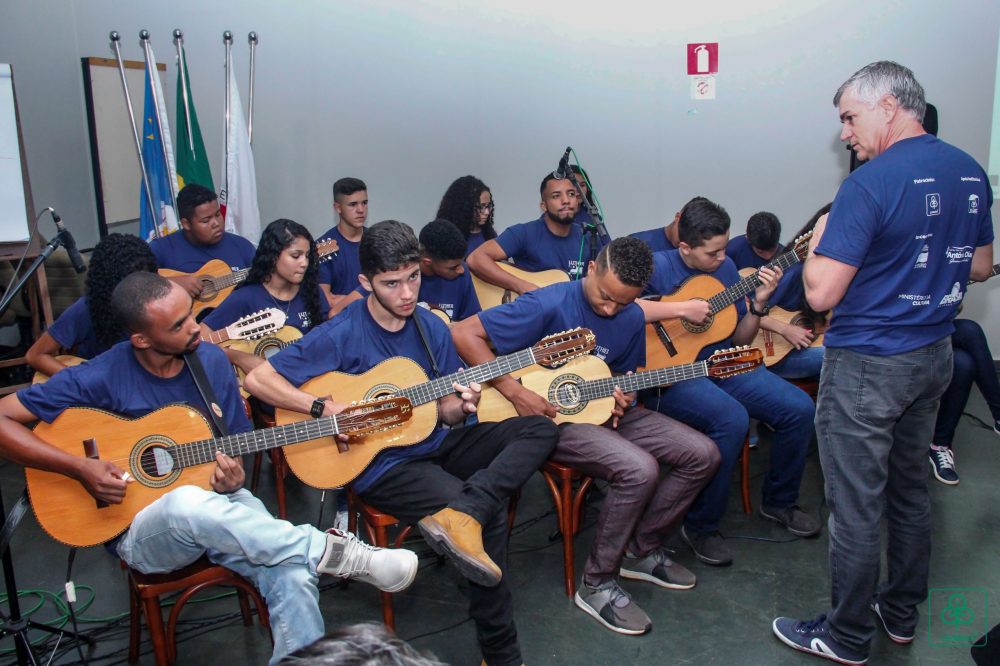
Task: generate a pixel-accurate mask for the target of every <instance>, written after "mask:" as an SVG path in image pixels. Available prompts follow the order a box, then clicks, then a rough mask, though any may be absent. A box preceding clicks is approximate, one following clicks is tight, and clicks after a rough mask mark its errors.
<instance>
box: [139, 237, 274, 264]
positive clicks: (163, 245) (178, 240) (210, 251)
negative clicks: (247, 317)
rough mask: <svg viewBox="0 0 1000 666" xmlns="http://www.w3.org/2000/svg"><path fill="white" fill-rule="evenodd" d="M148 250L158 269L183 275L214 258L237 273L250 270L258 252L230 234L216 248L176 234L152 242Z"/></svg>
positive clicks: (242, 239) (241, 238)
mask: <svg viewBox="0 0 1000 666" xmlns="http://www.w3.org/2000/svg"><path fill="white" fill-rule="evenodd" d="M149 249H150V250H152V251H153V256H155V257H156V265H157V266H159V267H160V268H168V269H170V270H173V271H181V272H183V273H194V272H196V271H198V270H200V269H201V267H202V266H204V265H205V264H206V263H208V262H209V261H212V260H213V259H221V260H222V261H224V262H225V263H226V264H227V265H228V266H229V268H231V269H232V270H234V271H237V270H239V269H241V268H249V267H250V265H251V264H253V256H254V254H255V253H256V250H255V249H254V246H253V244H252V243H251V242H250V241H248V240H247V239H246V238H243V237H242V236H237V235H236V234H231V233H229V232H226V233H224V234H222V240H220V241H219V242H218V243H216V244H215V245H195V244H193V243H191V242H190V241H189V240H188V239H187V238H186V237H185V236H184V232H183V231H175V232H174V233H172V234H169V235H167V236H163V237H162V238H156V239H154V240H152V241H150V243H149Z"/></svg>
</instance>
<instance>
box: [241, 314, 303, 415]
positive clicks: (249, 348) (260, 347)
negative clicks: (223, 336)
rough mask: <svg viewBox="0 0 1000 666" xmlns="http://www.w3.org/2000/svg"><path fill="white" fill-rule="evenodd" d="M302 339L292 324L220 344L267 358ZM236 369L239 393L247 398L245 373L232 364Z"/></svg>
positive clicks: (248, 395) (300, 333) (300, 332)
mask: <svg viewBox="0 0 1000 666" xmlns="http://www.w3.org/2000/svg"><path fill="white" fill-rule="evenodd" d="M301 339H302V331H300V330H299V329H297V328H295V327H294V326H282V327H281V328H279V329H278V330H277V331H275V332H274V333H269V334H267V335H265V336H264V337H262V338H258V339H255V340H230V341H227V342H223V343H222V345H221V346H223V347H228V348H230V349H236V350H238V351H241V352H245V353H247V354H253V355H254V356H257V357H259V358H262V359H265V360H267V359H269V358H271V357H272V356H274V355H275V354H277V353H278V352H280V351H281V350H282V349H284V348H285V347H287V346H288V345H290V344H292V343H294V342H295V341H296V340H301ZM233 368H234V370H235V371H236V379H237V381H238V382H239V384H240V394H242V395H243V397H244V398H249V397H250V394H249V393H248V392H247V391H246V389H244V388H243V380H244V379H246V376H247V373H245V372H243V368H241V367H239V366H238V365H234V366H233Z"/></svg>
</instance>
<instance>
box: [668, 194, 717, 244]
mask: <svg viewBox="0 0 1000 666" xmlns="http://www.w3.org/2000/svg"><path fill="white" fill-rule="evenodd" d="M728 232H729V213H727V212H726V209H725V208H723V207H722V206H720V205H719V204H717V203H715V202H714V201H709V200H708V199H706V198H705V197H695V198H694V199H691V201H689V202H687V203H686V204H684V210H682V211H681V219H680V220H679V221H678V222H677V238H678V240H680V242H682V243H687V245H688V247H692V248H695V247H699V246H700V245H704V243H705V241H707V240H708V239H709V238H714V237H716V236H719V235H721V234H725V233H728Z"/></svg>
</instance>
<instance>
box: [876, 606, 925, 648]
mask: <svg viewBox="0 0 1000 666" xmlns="http://www.w3.org/2000/svg"><path fill="white" fill-rule="evenodd" d="M871 609H872V612H873V613H875V617H877V618H878V621H879V624H881V625H882V630H883V631H884V632H885V635H886V636H888V637H889V640H891V641H892V642H893V643H896V644H897V645H909V644H910V643H912V642H913V639H914V638H916V637H915V636H899V635H897V634H894V633H892V632H891V631H889V625H887V624H886V623H885V618H883V617H882V611H881V609H879V607H878V603H874V604H872V605H871Z"/></svg>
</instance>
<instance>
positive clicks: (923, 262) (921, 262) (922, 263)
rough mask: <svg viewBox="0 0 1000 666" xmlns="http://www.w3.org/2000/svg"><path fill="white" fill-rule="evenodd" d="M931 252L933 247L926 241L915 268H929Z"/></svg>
mask: <svg viewBox="0 0 1000 666" xmlns="http://www.w3.org/2000/svg"><path fill="white" fill-rule="evenodd" d="M930 253H931V248H930V246H929V245H927V244H926V243H924V248H923V249H922V250H920V254H918V255H917V262H916V263H915V264H913V267H914V268H927V256H928V255H929V254H930Z"/></svg>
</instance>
